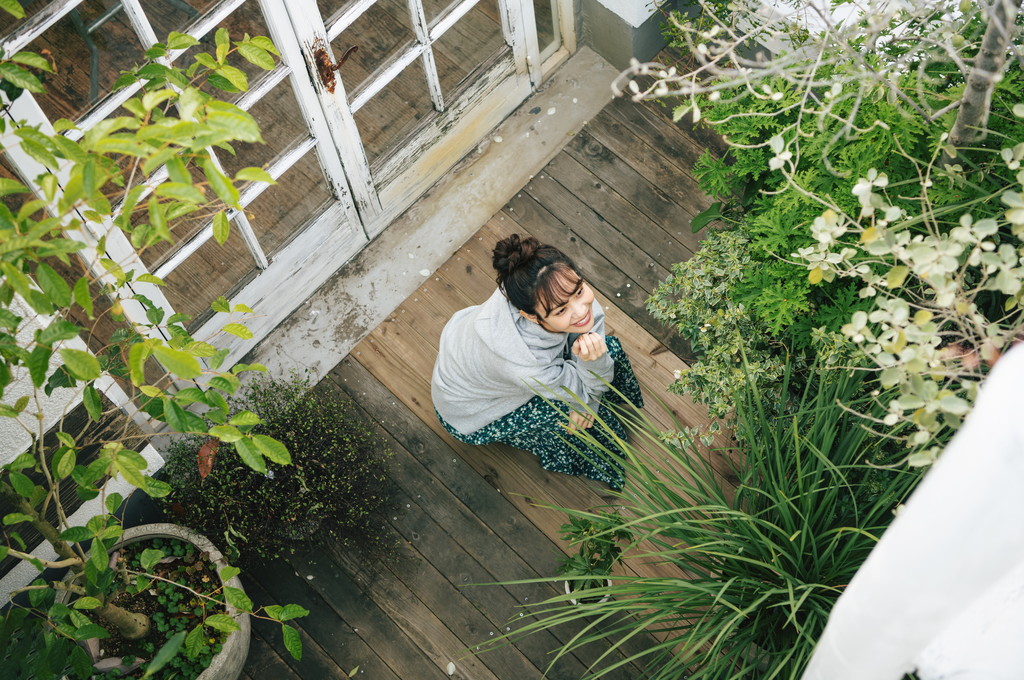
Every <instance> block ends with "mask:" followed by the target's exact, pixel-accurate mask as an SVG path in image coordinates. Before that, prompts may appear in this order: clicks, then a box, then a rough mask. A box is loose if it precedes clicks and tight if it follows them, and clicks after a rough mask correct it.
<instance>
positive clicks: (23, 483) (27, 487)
mask: <svg viewBox="0 0 1024 680" xmlns="http://www.w3.org/2000/svg"><path fill="white" fill-rule="evenodd" d="M254 448H255V445H254ZM7 479H8V481H10V483H11V486H13V487H14V490H15V491H17V492H18V493H19V494H21V495H22V496H24V497H25V498H31V497H32V494H34V493H35V490H36V485H35V483H34V482H33V481H32V480H31V479H29V478H28V477H26V476H25V475H23V474H21V473H20V472H10V473H8V477H7Z"/></svg>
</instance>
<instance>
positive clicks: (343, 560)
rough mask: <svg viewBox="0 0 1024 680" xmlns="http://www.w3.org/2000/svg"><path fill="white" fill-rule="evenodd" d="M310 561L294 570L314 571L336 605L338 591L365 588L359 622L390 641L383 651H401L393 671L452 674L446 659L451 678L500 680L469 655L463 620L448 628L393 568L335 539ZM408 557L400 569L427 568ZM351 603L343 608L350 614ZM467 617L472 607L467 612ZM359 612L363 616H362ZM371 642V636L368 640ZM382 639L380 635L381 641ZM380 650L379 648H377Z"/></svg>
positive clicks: (404, 674) (424, 675) (348, 593)
mask: <svg viewBox="0 0 1024 680" xmlns="http://www.w3.org/2000/svg"><path fill="white" fill-rule="evenodd" d="M325 548H326V549H325V550H324V551H323V552H318V554H317V556H316V559H315V560H313V561H311V560H310V559H308V558H309V557H311V555H310V553H308V552H307V553H306V554H305V555H304V556H303V558H302V559H296V560H294V561H293V563H292V564H293V565H294V566H295V569H296V571H297V572H298V573H299V574H301V575H303V576H304V577H306V578H309V577H310V576H312V577H313V578H312V579H311V580H312V581H313V582H314V583H313V587H314V588H317V589H318V590H321V592H322V593H323V595H324V597H325V599H326V600H328V602H331V604H332V606H335V607H336V608H337V607H338V606H339V605H341V601H340V600H337V599H336V597H335V593H336V592H341V593H343V596H344V597H345V598H346V600H350V597H351V594H352V593H353V592H354V591H355V590H358V591H361V598H362V599H363V600H364V601H365V602H364V603H363V605H362V607H361V611H360V613H359V614H360V615H362V616H365V618H363V620H362V621H360V622H359V623H358V624H356V619H355V618H353V619H352V622H353V625H355V626H356V627H357V628H359V629H363V628H367V629H368V630H370V631H372V632H370V633H369V635H372V636H374V637H376V636H379V635H381V634H383V635H384V638H385V640H387V643H386V646H387V651H386V652H385V651H384V650H381V653H382V654H383V653H387V654H389V655H394V656H397V655H398V654H401V655H402V656H403V657H404V659H403V662H411V664H410V665H408V666H406V665H405V663H403V664H402V665H394V663H393V664H392V668H393V670H395V672H396V673H397V674H398V675H399V676H400V677H403V678H428V677H449V676H448V673H447V668H448V664H449V663H452V662H455V664H456V667H457V671H456V673H455V674H454V676H452V677H456V678H462V679H464V680H468V679H470V678H472V679H473V680H477V679H480V680H498V678H497V676H495V675H494V673H493V672H492V671H491V670H490V669H489V668H487V666H486V665H485V664H484V663H483V662H482V661H481V660H480V659H479V658H478V657H475V656H471V655H470V656H466V655H465V651H466V647H467V643H466V642H464V641H463V640H461V639H460V637H459V633H462V634H463V635H466V636H471V635H472V633H471V631H468V630H465V629H463V628H462V625H463V624H464V622H465V620H456V621H449V622H448V623H450V624H451V625H453V626H456V628H457V629H459V630H458V631H453V630H451V629H449V628H448V626H447V625H446V622H444V621H442V620H441V619H439V618H438V617H437V614H436V612H434V611H431V609H430V608H429V607H428V606H427V605H426V604H425V603H424V602H423V601H422V600H421V599H420V598H419V596H418V595H417V594H416V593H414V592H413V591H411V590H410V589H409V588H408V587H407V586H406V585H405V583H403V582H402V581H401V580H400V579H399V578H397V577H396V575H395V573H394V572H392V571H390V570H388V569H387V568H384V567H382V566H381V565H372V564H364V563H363V562H362V561H361V560H360V559H359V557H358V556H356V555H354V554H352V553H351V552H350V551H347V550H344V549H342V548H341V547H340V546H338V545H337V544H333V543H332V544H328V545H326V546H325ZM406 557H407V558H408V559H403V560H401V561H400V562H399V563H398V564H397V565H395V566H397V568H400V569H423V568H424V565H423V564H421V561H420V560H419V559H417V558H416V557H415V556H414V555H409V554H408V553H406ZM350 607H351V603H350V602H347V603H346V604H345V606H344V611H346V615H348V611H349V608H350ZM465 614H466V615H467V617H468V616H469V612H466V613H465ZM362 616H360V618H362ZM368 641H369V640H368ZM380 643H381V640H380V639H376V644H377V645H380ZM378 649H379V647H378Z"/></svg>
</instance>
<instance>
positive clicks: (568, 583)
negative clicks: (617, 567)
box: [563, 578, 612, 604]
mask: <svg viewBox="0 0 1024 680" xmlns="http://www.w3.org/2000/svg"><path fill="white" fill-rule="evenodd" d="M563 583H564V585H565V594H566V595H571V594H574V593H578V592H579V591H576V590H573V588H572V584H573V583H574V582H572V581H563ZM604 584H605V585H606V586H610V585H611V584H612V580H611V579H610V578H609V579H605V581H604ZM609 597H611V596H610V595H605V596H604V597H602V598H601V599H599V600H591V599H589V598H587V597H585V596H584V597H582V598H576V597H574V598H571V599H570V600H569V601H570V602H572V603H573V604H581V603H582V604H600V603H601V602H607V601H608V598H609Z"/></svg>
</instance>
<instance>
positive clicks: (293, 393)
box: [162, 376, 395, 564]
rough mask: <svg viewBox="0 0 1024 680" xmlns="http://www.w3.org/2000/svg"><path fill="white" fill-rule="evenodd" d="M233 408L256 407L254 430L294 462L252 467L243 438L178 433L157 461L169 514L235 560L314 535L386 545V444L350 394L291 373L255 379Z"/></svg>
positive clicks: (376, 551)
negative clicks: (162, 463)
mask: <svg viewBox="0 0 1024 680" xmlns="http://www.w3.org/2000/svg"><path fill="white" fill-rule="evenodd" d="M232 407H233V409H234V410H235V412H236V415H235V418H238V417H239V414H255V415H256V416H258V417H259V418H260V420H261V421H262V422H261V423H260V424H259V425H256V426H255V427H254V432H257V433H259V434H264V435H269V436H271V437H274V438H275V439H277V440H279V441H281V442H282V443H284V444H285V446H287V447H288V450H289V451H290V452H291V456H292V463H293V464H292V465H287V466H284V465H278V464H276V463H274V462H272V461H266V465H265V466H264V467H263V468H262V469H261V468H259V467H257V468H255V469H254V468H252V467H250V466H249V465H248V464H247V459H248V456H249V453H248V449H247V448H246V447H245V446H244V445H243V446H242V447H239V446H237V443H229V442H221V443H220V444H219V446H214V445H213V444H212V443H211V441H210V440H209V439H205V438H202V437H186V438H184V439H181V440H179V441H177V442H175V443H174V444H172V445H171V447H170V450H169V456H168V461H167V465H166V468H165V470H166V475H165V478H166V479H167V482H168V483H169V484H170V485H171V492H170V494H168V496H167V497H166V498H164V499H162V507H163V510H164V512H165V514H167V515H168V517H169V518H171V519H173V521H175V522H179V523H181V524H184V525H186V526H188V527H191V528H192V529H195V530H196V531H198V532H199V533H202V534H204V535H207V536H213V537H216V540H217V541H219V542H220V543H222V544H223V545H225V546H226V547H227V549H228V550H229V551H231V553H233V557H237V558H238V560H239V561H240V563H243V564H244V563H246V562H252V561H254V560H257V559H272V558H275V557H278V556H281V555H284V554H288V553H291V552H293V551H294V549H295V548H296V547H298V546H299V545H302V544H303V543H305V542H307V541H308V540H309V539H310V538H312V537H313V536H314V535H316V536H318V538H319V540H322V541H323V540H329V541H331V542H333V543H334V544H336V545H339V546H340V547H342V548H343V549H354V550H358V551H360V552H362V553H363V554H364V555H367V556H373V557H376V558H385V557H387V556H388V555H389V554H390V550H391V549H392V548H393V547H394V545H395V539H394V538H393V535H392V534H391V533H390V532H389V531H388V529H387V527H386V522H385V520H384V518H383V512H382V511H383V510H384V509H386V508H387V507H388V506H389V504H390V502H391V483H390V480H389V475H388V465H389V459H390V457H391V451H390V450H389V449H388V448H387V446H386V444H385V443H384V442H383V441H382V440H381V439H380V437H378V436H377V435H376V434H374V433H373V431H372V430H370V428H369V427H368V426H367V424H366V422H365V421H364V420H363V419H362V418H361V417H360V416H359V415H358V414H357V413H356V407H355V406H354V405H353V404H352V403H351V402H348V401H344V400H342V399H340V398H338V397H337V396H335V395H334V394H332V393H330V392H328V391H326V390H323V389H321V388H316V389H312V390H311V389H310V385H309V382H308V381H307V380H305V379H302V378H299V377H295V376H293V377H292V378H291V379H289V380H274V379H270V378H257V379H255V380H254V381H253V382H251V383H249V384H248V385H247V386H246V387H245V388H243V391H242V392H241V393H240V396H239V397H238V398H237V399H236V400H235V401H234V402H233V403H232ZM242 417H243V418H244V417H245V416H244V415H243V416H242Z"/></svg>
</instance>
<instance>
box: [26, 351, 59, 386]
mask: <svg viewBox="0 0 1024 680" xmlns="http://www.w3.org/2000/svg"><path fill="white" fill-rule="evenodd" d="M51 356H53V350H51V349H50V348H49V347H45V346H44V345H36V346H35V347H34V348H32V351H31V352H29V355H28V362H27V363H28V374H29V376H30V377H31V378H32V384H33V385H35V386H36V387H42V385H43V383H44V382H46V373H47V372H48V371H49V370H50V357H51Z"/></svg>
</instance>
